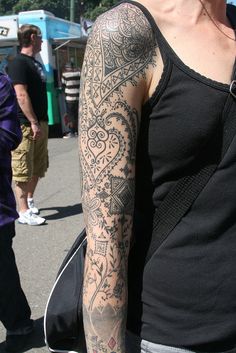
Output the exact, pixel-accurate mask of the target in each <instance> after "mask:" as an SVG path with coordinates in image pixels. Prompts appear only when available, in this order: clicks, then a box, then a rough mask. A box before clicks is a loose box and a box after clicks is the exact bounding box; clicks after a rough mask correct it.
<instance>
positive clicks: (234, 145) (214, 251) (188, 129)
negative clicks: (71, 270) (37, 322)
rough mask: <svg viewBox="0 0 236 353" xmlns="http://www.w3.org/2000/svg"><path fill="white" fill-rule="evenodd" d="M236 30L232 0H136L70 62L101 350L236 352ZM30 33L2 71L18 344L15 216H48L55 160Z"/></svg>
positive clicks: (4, 278) (4, 237)
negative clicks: (42, 182) (38, 194)
mask: <svg viewBox="0 0 236 353" xmlns="http://www.w3.org/2000/svg"><path fill="white" fill-rule="evenodd" d="M235 28H236V8H235V6H233V5H227V4H226V1H225V0H189V1H186V0H165V1H163V0H138V1H132V0H125V1H123V2H122V3H119V4H117V6H115V7H113V8H112V9H110V10H109V11H107V12H105V13H104V14H102V15H101V16H99V17H98V19H97V20H96V22H95V23H94V26H93V30H92V32H91V34H90V36H89V39H88V42H87V46H86V52H85V56H84V61H83V67H82V71H81V73H80V70H77V69H75V68H74V67H73V65H71V63H70V64H68V65H66V67H65V72H64V73H63V74H62V84H63V86H64V90H65V97H66V113H67V115H68V120H69V129H70V130H69V132H68V136H67V137H72V136H77V134H78V136H79V159H80V165H81V174H82V205H83V212H84V220H85V225H86V232H87V241H88V245H87V251H86V256H85V272H84V285H83V317H84V330H85V338H86V345H87V352H88V353H92V352H96V353H100V352H104V353H114V352H116V353H139V352H141V353H199V352H201V353H213V352H214V353H216V352H218V353H223V352H225V353H226V352H227V353H235V352H236V300H235V298H236V266H235V265H236V264H235V259H236V236H235V235H236V202H235V192H236V178H235V175H236V163H235V157H236V139H235V137H234V135H235V133H236V123H235V117H236V60H235V56H236V32H235ZM18 36H19V43H20V47H21V51H20V54H18V55H17V56H16V58H15V59H14V60H13V61H12V62H11V63H10V64H9V67H8V75H9V77H8V76H6V75H3V74H1V75H0V153H1V158H0V170H1V173H0V181H1V186H0V264H1V266H0V281H1V282H0V283H7V284H5V285H4V286H3V285H0V320H1V322H2V323H3V325H4V326H5V328H6V330H7V335H6V349H7V351H9V352H18V351H19V349H20V348H21V347H23V346H24V344H25V341H26V340H27V338H28V336H29V334H30V333H31V332H32V330H33V323H32V320H31V318H30V316H31V312H30V308H29V305H28V303H27V299H26V298H25V295H24V292H23V290H22V288H21V285H20V280H19V274H18V270H17V266H16V263H15V258H14V252H13V250H12V238H13V237H14V235H15V228H14V221H15V219H17V218H18V222H19V223H22V224H27V225H41V224H43V223H44V222H45V219H44V218H42V217H40V216H39V215H38V213H39V210H38V208H37V207H36V206H35V204H34V191H35V188H36V186H37V183H38V180H39V178H42V177H44V175H45V173H46V171H47V168H48V151H47V142H48V124H47V97H46V82H45V76H44V73H43V68H42V66H41V64H40V63H39V62H38V61H37V60H36V59H35V56H36V54H37V53H38V52H39V51H40V50H41V44H42V37H41V31H40V28H38V27H36V26H33V25H23V26H22V27H21V28H20V29H19V32H18ZM19 68H20V69H19ZM80 75H81V77H80ZM80 81H81V83H80ZM80 86H81V89H80ZM13 87H14V88H13ZM15 95H16V96H15ZM79 95H80V97H79ZM39 96H40V98H41V99H40V104H38V102H39V101H38V97H39ZM78 109H79V117H80V122H79V129H78ZM78 130H79V131H78ZM234 130H235V131H234ZM11 156H12V157H11ZM11 158H12V166H11ZM12 178H13V180H14V185H15V196H16V201H17V204H18V207H19V217H18V213H17V212H16V203H15V199H14V194H13V190H12V188H11V180H12ZM12 303H14V304H15V306H14V305H13V304H12Z"/></svg>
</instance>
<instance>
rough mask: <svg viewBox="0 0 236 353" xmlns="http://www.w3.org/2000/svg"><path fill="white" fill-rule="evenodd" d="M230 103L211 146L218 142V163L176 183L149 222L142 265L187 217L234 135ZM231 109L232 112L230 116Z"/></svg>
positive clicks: (235, 123)
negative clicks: (150, 228)
mask: <svg viewBox="0 0 236 353" xmlns="http://www.w3.org/2000/svg"><path fill="white" fill-rule="evenodd" d="M234 100H235V98H234V97H233V95H232V94H229V96H228V99H227V101H226V104H225V109H224V112H223V116H222V123H223V136H222V139H219V138H217V140H218V141H216V143H215V145H216V146H217V145H218V146H219V141H221V142H222V146H220V147H221V155H220V157H219V158H218V161H217V160H216V161H213V162H212V163H208V165H205V166H203V167H202V168H201V169H200V171H198V172H196V173H194V174H192V175H190V176H185V177H183V178H182V179H180V180H179V181H178V182H177V183H176V184H175V186H174V187H173V188H172V189H171V190H170V192H169V193H168V194H167V196H166V197H165V199H164V200H163V201H162V203H161V205H160V206H159V207H158V208H157V209H156V211H155V213H154V219H153V232H152V239H151V244H150V247H149V250H148V254H147V257H146V263H147V262H148V261H149V260H150V259H151V257H152V255H153V254H154V253H155V251H156V250H157V249H158V247H159V246H160V245H161V244H162V242H163V241H164V240H165V239H166V238H167V236H168V235H169V234H170V232H171V231H172V230H173V229H174V228H175V226H176V225H177V224H178V223H179V221H180V220H181V218H182V217H183V216H184V215H185V214H186V213H187V211H188V210H189V208H190V207H191V205H192V204H193V202H194V201H195V200H196V198H197V197H198V195H199V194H200V192H201V191H202V190H203V188H204V187H205V185H206V184H207V182H208V181H209V179H210V178H211V176H212V175H213V173H214V172H215V170H216V168H217V166H218V164H219V163H220V161H221V160H222V159H223V156H224V155H225V153H226V151H227V149H228V148H229V146H230V144H231V142H232V140H233V137H234V135H235V132H236V118H235V113H236V109H235V106H233V102H234ZM231 109H234V114H233V112H232V111H231Z"/></svg>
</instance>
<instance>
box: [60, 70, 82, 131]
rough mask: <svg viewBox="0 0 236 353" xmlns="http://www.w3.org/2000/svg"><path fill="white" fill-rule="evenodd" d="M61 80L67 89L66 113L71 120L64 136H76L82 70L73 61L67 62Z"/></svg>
mask: <svg viewBox="0 0 236 353" xmlns="http://www.w3.org/2000/svg"><path fill="white" fill-rule="evenodd" d="M61 82H62V87H63V88H64V90H65V100H66V113H67V117H68V121H69V122H68V127H69V132H68V133H67V134H65V135H64V138H68V137H75V136H77V135H78V108H79V91H80V70H79V69H75V68H74V67H73V65H72V64H71V63H67V64H66V65H65V71H64V72H63V74H62V78H61Z"/></svg>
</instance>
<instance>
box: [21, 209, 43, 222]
mask: <svg viewBox="0 0 236 353" xmlns="http://www.w3.org/2000/svg"><path fill="white" fill-rule="evenodd" d="M19 216H20V217H19V218H18V223H20V224H28V225H29V226H40V224H43V223H45V221H46V219H45V218H43V217H39V216H37V215H36V214H34V213H33V212H32V211H31V210H30V209H29V210H27V211H25V212H19Z"/></svg>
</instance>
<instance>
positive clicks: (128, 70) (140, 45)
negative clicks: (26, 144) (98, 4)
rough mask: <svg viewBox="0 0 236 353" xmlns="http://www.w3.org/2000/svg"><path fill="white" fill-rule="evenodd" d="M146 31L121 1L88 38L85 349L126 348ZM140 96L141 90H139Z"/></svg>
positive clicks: (149, 61) (151, 55) (151, 59)
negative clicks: (128, 282)
mask: <svg viewBox="0 0 236 353" xmlns="http://www.w3.org/2000/svg"><path fill="white" fill-rule="evenodd" d="M156 52H157V50H156V43H155V39H154V36H153V33H152V29H151V27H150V25H149V23H148V21H147V19H146V17H145V16H144V15H143V13H142V12H141V10H140V9H138V8H137V7H136V6H134V5H131V4H127V3H123V4H120V5H118V6H117V7H116V8H114V9H111V10H110V11H108V12H106V13H105V14H103V15H102V16H100V17H99V18H98V19H97V21H96V22H95V24H94V28H93V32H92V34H91V35H90V38H89V40H88V43H87V47H86V53H85V58H84V63H83V70H82V81H81V94H80V132H79V148H80V163H81V170H82V178H81V180H82V184H83V185H82V202H83V211H84V216H85V223H86V228H87V233H88V248H87V254H86V266H85V275H84V294H83V303H84V305H83V311H84V325H85V333H86V342H87V350H88V352H89V353H91V352H93V353H98V352H104V353H108V352H125V347H124V332H125V320H126V302H127V283H126V282H127V279H126V274H127V258H128V252H129V244H130V237H131V232H132V214H133V207H134V184H135V183H134V177H135V155H136V142H137V136H138V127H139V120H140V110H141V103H140V101H141V98H140V99H139V98H137V92H140V89H142V84H143V82H144V81H145V79H146V73H147V70H148V69H149V68H150V67H154V66H155V63H156ZM139 96H140V97H141V94H139Z"/></svg>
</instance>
